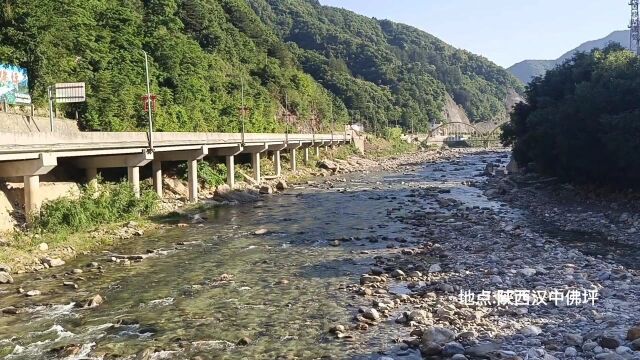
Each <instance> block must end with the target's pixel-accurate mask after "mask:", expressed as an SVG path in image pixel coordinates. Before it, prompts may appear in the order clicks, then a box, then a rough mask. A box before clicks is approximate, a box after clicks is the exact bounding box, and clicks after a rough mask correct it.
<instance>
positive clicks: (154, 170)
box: [151, 159, 164, 199]
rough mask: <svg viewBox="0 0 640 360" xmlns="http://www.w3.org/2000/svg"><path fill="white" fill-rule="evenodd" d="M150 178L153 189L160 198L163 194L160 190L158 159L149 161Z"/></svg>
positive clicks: (159, 165)
mask: <svg viewBox="0 0 640 360" xmlns="http://www.w3.org/2000/svg"><path fill="white" fill-rule="evenodd" d="M151 178H152V180H153V190H154V191H155V192H156V194H157V195H158V197H159V198H160V199H162V197H163V195H164V194H163V191H162V161H160V160H158V159H153V160H152V161H151Z"/></svg>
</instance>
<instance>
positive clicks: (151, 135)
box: [142, 50, 153, 152]
mask: <svg viewBox="0 0 640 360" xmlns="http://www.w3.org/2000/svg"><path fill="white" fill-rule="evenodd" d="M142 52H143V53H144V69H145V74H146V77H147V110H148V112H149V150H150V151H151V152H153V117H152V115H151V83H150V81H149V59H148V57H147V52H146V51H144V50H142Z"/></svg>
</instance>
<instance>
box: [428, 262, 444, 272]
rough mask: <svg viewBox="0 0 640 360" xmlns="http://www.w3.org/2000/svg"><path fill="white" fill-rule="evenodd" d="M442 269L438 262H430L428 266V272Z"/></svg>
mask: <svg viewBox="0 0 640 360" xmlns="http://www.w3.org/2000/svg"><path fill="white" fill-rule="evenodd" d="M440 271H442V266H440V264H432V265H431V266H429V273H437V272H440Z"/></svg>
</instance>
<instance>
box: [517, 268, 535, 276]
mask: <svg viewBox="0 0 640 360" xmlns="http://www.w3.org/2000/svg"><path fill="white" fill-rule="evenodd" d="M518 272H519V273H520V274H522V275H524V276H533V275H535V274H536V269H532V268H524V269H520V270H518Z"/></svg>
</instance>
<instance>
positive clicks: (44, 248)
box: [38, 243, 49, 251]
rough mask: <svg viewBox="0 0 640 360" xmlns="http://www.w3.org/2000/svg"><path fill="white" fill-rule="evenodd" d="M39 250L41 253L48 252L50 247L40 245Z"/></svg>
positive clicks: (45, 244) (44, 244) (43, 244)
mask: <svg viewBox="0 0 640 360" xmlns="http://www.w3.org/2000/svg"><path fill="white" fill-rule="evenodd" d="M38 250H40V251H47V250H49V245H47V243H40V244H39V245H38Z"/></svg>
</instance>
